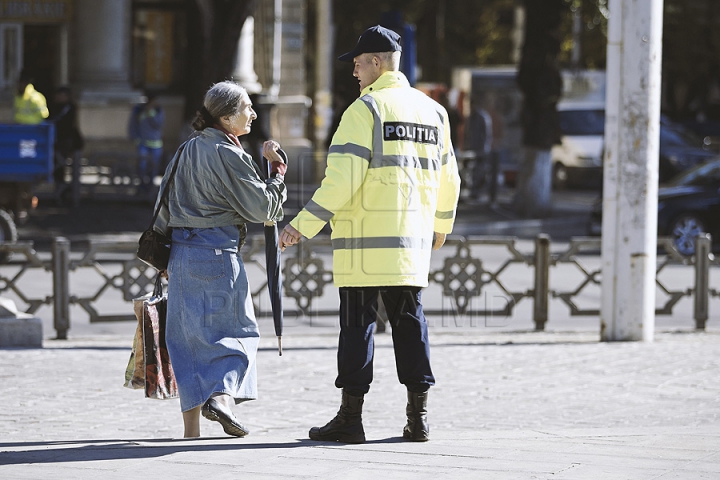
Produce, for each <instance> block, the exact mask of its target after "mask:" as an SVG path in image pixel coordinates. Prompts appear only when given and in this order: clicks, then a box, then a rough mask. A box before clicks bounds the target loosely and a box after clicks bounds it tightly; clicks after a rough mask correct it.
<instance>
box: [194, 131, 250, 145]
mask: <svg viewBox="0 0 720 480" xmlns="http://www.w3.org/2000/svg"><path fill="white" fill-rule="evenodd" d="M202 134H203V135H207V136H208V137H213V138H217V139H220V140H225V141H226V142H228V143H231V144H233V145H235V146H237V147H240V148H242V146H241V145H240V142H239V140H238V138H237V137H235V135H233V137H235V139H236V140H238V142H237V143H236V142H235V141H234V140H233V139H232V138H231V137H230V135H232V134H228V133H225V132H224V131H222V130H219V129H218V128H217V127H207V128H206V129H205V130H203V131H202Z"/></svg>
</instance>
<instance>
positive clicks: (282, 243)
mask: <svg viewBox="0 0 720 480" xmlns="http://www.w3.org/2000/svg"><path fill="white" fill-rule="evenodd" d="M300 238H302V233H300V232H298V231H297V230H296V229H295V228H294V227H292V226H291V225H290V224H287V225H285V228H283V231H282V232H281V233H280V240H279V244H278V246H279V247H280V250H282V251H285V247H292V246H293V245H295V244H296V243H298V242H299V241H300Z"/></svg>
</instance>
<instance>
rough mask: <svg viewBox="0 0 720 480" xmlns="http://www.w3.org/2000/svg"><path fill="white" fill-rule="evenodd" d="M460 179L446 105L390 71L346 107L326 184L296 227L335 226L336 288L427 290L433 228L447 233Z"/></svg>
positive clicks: (309, 231)
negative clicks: (442, 104) (391, 287)
mask: <svg viewBox="0 0 720 480" xmlns="http://www.w3.org/2000/svg"><path fill="white" fill-rule="evenodd" d="M459 192H460V176H459V175H458V167H457V161H456V159H455V155H454V153H453V147H452V144H451V142H450V125H449V122H448V115H447V112H446V111H445V109H444V108H443V107H442V106H441V105H440V104H438V103H437V102H435V101H434V100H432V99H431V98H430V97H428V96H427V95H425V94H424V93H422V92H421V91H419V90H416V89H414V88H412V87H410V85H409V83H408V81H407V79H406V78H405V76H404V75H403V74H402V73H400V72H386V73H384V74H383V75H381V76H380V78H378V79H377V80H376V81H375V82H374V83H373V84H372V85H369V86H367V87H366V88H365V89H364V90H363V91H362V92H361V96H360V98H358V99H357V100H356V101H355V102H353V104H352V105H350V107H348V109H347V110H346V111H345V113H344V114H343V116H342V120H341V121H340V125H339V126H338V129H337V131H336V132H335V135H334V136H333V139H332V144H331V146H330V149H329V152H328V157H327V168H326V170H325V178H324V179H323V181H322V184H321V185H320V188H319V189H318V190H317V191H316V192H315V194H314V195H313V197H312V199H311V200H310V201H309V202H308V203H307V205H305V208H304V209H303V210H302V211H301V212H300V213H299V214H298V215H297V216H296V217H295V218H294V219H293V220H292V222H290V223H291V225H292V226H293V227H295V228H296V229H297V230H298V231H300V233H302V234H303V235H304V236H305V237H307V238H312V237H314V236H315V235H316V234H317V233H318V232H319V231H320V230H321V229H322V228H323V226H324V225H325V223H327V222H328V221H329V222H330V226H331V228H332V245H333V279H334V282H335V285H336V286H338V287H367V286H399V285H405V286H417V287H425V286H427V284H428V273H429V269H430V253H431V251H432V240H433V232H439V233H445V234H447V233H450V232H451V231H452V227H453V223H454V221H455V210H456V208H457V201H458V195H459Z"/></svg>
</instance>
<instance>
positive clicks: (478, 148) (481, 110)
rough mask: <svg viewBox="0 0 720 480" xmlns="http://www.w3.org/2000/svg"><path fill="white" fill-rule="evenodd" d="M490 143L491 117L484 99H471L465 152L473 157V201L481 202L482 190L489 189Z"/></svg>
mask: <svg viewBox="0 0 720 480" xmlns="http://www.w3.org/2000/svg"><path fill="white" fill-rule="evenodd" d="M492 142H493V121H492V117H491V116H490V114H489V113H488V111H487V110H486V109H485V105H484V99H483V98H480V97H473V98H472V100H471V102H470V116H469V117H468V121H467V126H466V127H465V150H466V151H467V152H469V153H471V154H472V155H473V163H472V165H473V169H472V185H471V188H470V197H471V199H473V200H475V201H480V200H481V198H480V197H481V195H482V189H483V188H487V189H489V188H490V185H489V184H488V181H489V180H490V179H489V178H488V177H489V176H490V175H489V173H490V171H491V168H490V167H491V165H490V161H491V152H492Z"/></svg>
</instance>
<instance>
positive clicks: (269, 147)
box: [262, 140, 285, 163]
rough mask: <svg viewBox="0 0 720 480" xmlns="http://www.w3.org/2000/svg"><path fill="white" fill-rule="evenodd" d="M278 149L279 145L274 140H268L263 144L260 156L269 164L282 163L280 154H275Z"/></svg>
mask: <svg viewBox="0 0 720 480" xmlns="http://www.w3.org/2000/svg"><path fill="white" fill-rule="evenodd" d="M279 148H280V144H279V143H278V142H276V141H275V140H268V141H266V142H263V148H262V154H263V157H265V158H267V159H268V160H269V161H270V162H271V163H272V162H281V163H285V162H283V159H282V157H281V156H280V154H278V153H277V151H278V149H279Z"/></svg>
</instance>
